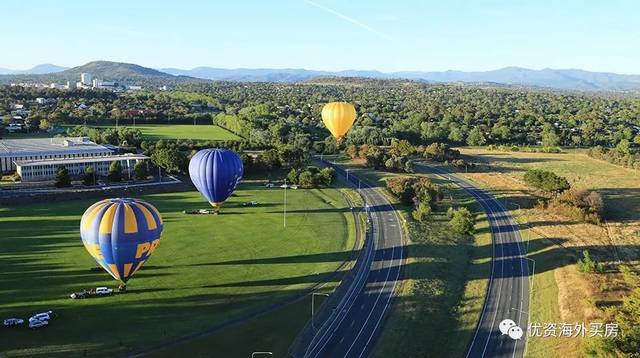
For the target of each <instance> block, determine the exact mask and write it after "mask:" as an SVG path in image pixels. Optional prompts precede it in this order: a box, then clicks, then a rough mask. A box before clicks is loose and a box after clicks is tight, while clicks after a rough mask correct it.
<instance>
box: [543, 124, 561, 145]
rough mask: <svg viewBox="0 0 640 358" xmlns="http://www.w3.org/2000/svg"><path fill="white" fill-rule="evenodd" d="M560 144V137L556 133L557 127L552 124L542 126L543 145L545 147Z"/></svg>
mask: <svg viewBox="0 0 640 358" xmlns="http://www.w3.org/2000/svg"><path fill="white" fill-rule="evenodd" d="M558 144H560V138H559V137H558V134H557V133H556V130H555V128H553V126H552V125H550V124H548V123H547V124H545V125H544V127H543V128H542V146H543V147H547V148H550V147H557V146H558Z"/></svg>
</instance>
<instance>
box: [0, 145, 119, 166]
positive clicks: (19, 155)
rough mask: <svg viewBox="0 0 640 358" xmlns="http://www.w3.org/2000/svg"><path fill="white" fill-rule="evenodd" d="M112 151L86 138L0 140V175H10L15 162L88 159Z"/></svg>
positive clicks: (108, 153)
mask: <svg viewBox="0 0 640 358" xmlns="http://www.w3.org/2000/svg"><path fill="white" fill-rule="evenodd" d="M112 154H113V151H112V150H111V149H108V148H106V147H105V146H102V145H99V144H96V143H94V142H92V141H90V140H89V138H87V137H77V138H32V139H5V140H0V173H12V172H13V171H15V170H16V164H15V162H17V161H33V160H45V159H56V158H58V159H61V158H63V159H71V158H90V157H99V156H106V155H112Z"/></svg>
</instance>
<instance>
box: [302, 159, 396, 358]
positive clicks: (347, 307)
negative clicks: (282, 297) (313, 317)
mask: <svg viewBox="0 0 640 358" xmlns="http://www.w3.org/2000/svg"><path fill="white" fill-rule="evenodd" d="M336 171H337V173H338V174H339V175H342V176H345V172H344V171H343V170H342V169H341V168H339V167H336ZM358 181H359V180H358V178H357V177H356V176H354V175H352V174H350V175H349V182H350V183H351V185H352V186H354V187H357V186H358ZM360 187H361V189H360V194H361V196H362V197H363V198H364V200H365V202H366V207H367V208H368V211H369V215H368V217H369V219H370V229H371V236H370V240H371V241H370V244H372V247H371V249H372V251H371V254H372V255H373V257H372V260H371V261H370V262H371V263H370V265H368V266H367V269H366V270H365V272H364V273H363V276H362V278H363V279H364V280H366V281H365V283H364V285H363V287H362V288H361V289H360V290H358V291H357V292H354V293H353V294H347V295H345V297H344V298H343V301H345V302H344V304H342V303H343V302H341V305H340V307H341V310H340V312H336V313H335V314H334V315H332V317H331V318H330V319H329V320H327V321H326V322H324V323H323V324H322V325H320V326H319V328H318V330H317V332H316V333H315V336H314V337H313V339H312V340H311V343H310V344H309V345H308V347H307V348H306V350H305V352H304V355H303V356H304V357H310V358H316V357H366V356H368V355H369V354H370V353H371V350H372V348H373V346H374V345H375V342H376V339H377V338H378V336H379V334H380V332H381V330H382V326H383V323H384V319H385V316H386V314H387V313H388V312H389V310H390V308H391V305H392V303H393V298H394V295H395V293H396V289H397V288H398V285H399V279H400V277H401V273H402V266H403V263H404V260H405V247H404V244H405V243H404V228H403V226H402V223H401V218H400V217H399V215H398V214H397V213H396V211H395V209H394V207H393V206H392V205H391V204H390V203H389V202H388V200H387V199H386V198H385V197H384V195H383V194H382V193H380V192H379V191H378V190H377V189H375V188H372V187H370V186H368V185H367V184H365V183H364V182H361V183H360ZM363 257H364V258H365V259H366V257H367V255H363ZM364 275H366V276H364ZM355 280H356V281H357V280H358V278H356V279H355ZM342 307H344V308H343V309H342Z"/></svg>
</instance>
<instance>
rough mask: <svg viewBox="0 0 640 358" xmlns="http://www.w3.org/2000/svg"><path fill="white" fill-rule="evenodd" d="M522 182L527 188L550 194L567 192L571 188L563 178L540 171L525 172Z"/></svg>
mask: <svg viewBox="0 0 640 358" xmlns="http://www.w3.org/2000/svg"><path fill="white" fill-rule="evenodd" d="M524 181H525V182H526V183H527V185H529V186H532V187H534V188H536V189H541V190H544V191H546V192H550V193H559V192H562V191H565V190H568V189H569V188H570V187H571V186H570V185H569V182H568V181H567V179H566V178H565V177H561V176H558V175H556V174H555V173H553V172H550V171H546V170H540V169H530V170H527V172H526V173H525V174H524Z"/></svg>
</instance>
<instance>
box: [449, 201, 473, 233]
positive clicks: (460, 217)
mask: <svg viewBox="0 0 640 358" xmlns="http://www.w3.org/2000/svg"><path fill="white" fill-rule="evenodd" d="M447 214H448V215H450V216H451V220H450V221H449V227H450V228H451V230H452V231H453V232H455V233H457V234H461V235H471V234H473V230H474V227H475V219H474V217H473V215H472V214H471V212H470V211H469V209H467V208H460V209H458V210H455V209H449V211H448V212H447Z"/></svg>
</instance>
